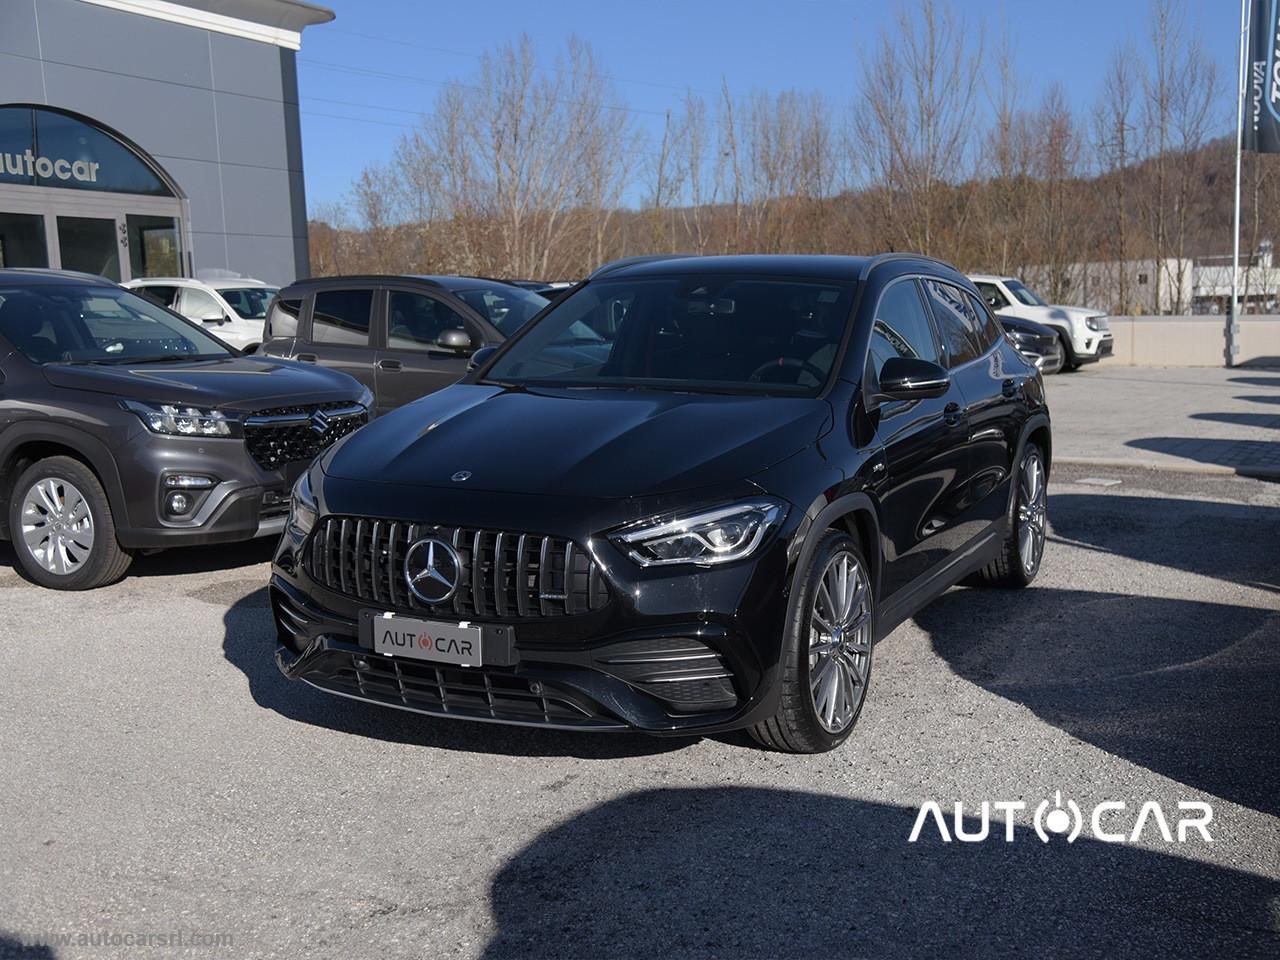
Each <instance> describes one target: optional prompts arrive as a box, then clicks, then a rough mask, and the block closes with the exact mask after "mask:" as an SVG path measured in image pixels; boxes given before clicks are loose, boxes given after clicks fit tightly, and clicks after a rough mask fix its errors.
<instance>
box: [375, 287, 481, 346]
mask: <svg viewBox="0 0 1280 960" xmlns="http://www.w3.org/2000/svg"><path fill="white" fill-rule="evenodd" d="M446 330H462V331H464V332H466V333H467V335H468V336H470V335H471V333H470V331H468V330H467V321H466V320H465V319H464V318H463V316H462V314H460V313H458V312H457V311H456V310H454V309H453V308H452V307H450V306H449V305H448V304H447V303H444V302H443V301H441V300H437V299H436V298H435V297H428V296H426V295H425V294H421V293H406V292H405V291H403V290H393V291H391V299H390V303H389V307H388V310H387V346H388V347H390V348H391V349H393V350H432V349H435V348H436V347H438V346H439V345H440V343H439V341H440V337H441V335H442V334H443V333H444V332H445V331H446Z"/></svg>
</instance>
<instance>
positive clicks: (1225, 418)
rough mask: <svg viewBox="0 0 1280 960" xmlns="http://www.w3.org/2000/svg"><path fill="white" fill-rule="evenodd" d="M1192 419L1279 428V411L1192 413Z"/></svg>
mask: <svg viewBox="0 0 1280 960" xmlns="http://www.w3.org/2000/svg"><path fill="white" fill-rule="evenodd" d="M1191 419H1192V420H1208V421H1211V422H1213V423H1234V424H1236V425H1237V426H1241V427H1261V428H1263V429H1268V428H1269V429H1272V430H1280V412H1277V413H1193V414H1192V415H1191Z"/></svg>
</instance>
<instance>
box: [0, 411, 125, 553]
mask: <svg viewBox="0 0 1280 960" xmlns="http://www.w3.org/2000/svg"><path fill="white" fill-rule="evenodd" d="M49 457H70V458H71V459H73V460H77V461H79V462H80V463H83V464H84V465H85V466H86V467H87V468H88V469H89V470H90V471H92V473H93V475H94V476H95V477H97V478H98V482H99V483H100V484H102V489H103V490H104V491H105V492H106V494H107V502H108V503H109V504H110V505H111V512H112V514H114V516H115V517H116V521H117V523H119V522H121V521H123V520H126V519H127V515H126V513H125V500H124V489H123V487H122V486H121V483H120V475H119V473H118V472H117V470H116V466H115V461H114V460H113V459H112V457H111V453H110V451H109V450H108V449H107V447H106V445H105V444H103V443H102V442H101V441H99V440H96V439H95V438H93V437H91V436H89V435H88V434H86V433H83V432H81V431H79V430H76V429H74V428H72V427H63V426H60V425H57V424H32V425H29V426H28V425H25V424H23V425H18V426H15V427H13V428H12V429H11V430H8V431H6V432H5V433H4V435H3V437H0V506H2V507H3V509H0V537H3V538H5V539H8V538H9V537H10V536H11V531H10V530H9V502H10V500H11V499H12V496H13V486H14V484H15V483H16V482H17V480H18V475H19V474H20V473H21V472H22V471H23V470H25V469H26V468H27V466H29V465H30V464H32V463H35V462H37V461H39V460H44V459H47V458H49Z"/></svg>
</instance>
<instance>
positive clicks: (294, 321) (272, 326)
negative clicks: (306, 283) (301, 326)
mask: <svg viewBox="0 0 1280 960" xmlns="http://www.w3.org/2000/svg"><path fill="white" fill-rule="evenodd" d="M300 313H302V300H301V299H298V300H292V299H290V300H284V299H282V298H279V297H277V298H276V302H275V303H273V304H272V305H271V312H270V313H269V314H268V315H267V327H266V332H265V333H264V334H263V335H262V336H263V339H264V340H270V339H271V338H272V337H296V336H297V335H298V314H300Z"/></svg>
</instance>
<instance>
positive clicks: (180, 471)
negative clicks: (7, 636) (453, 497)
mask: <svg viewBox="0 0 1280 960" xmlns="http://www.w3.org/2000/svg"><path fill="white" fill-rule="evenodd" d="M371 403H372V397H371V395H370V393H369V391H367V390H366V389H364V388H363V387H361V386H360V384H358V383H356V382H355V381H354V380H352V379H351V378H350V377H347V376H344V375H343V374H341V373H337V372H335V371H332V370H317V369H314V368H309V367H306V366H303V365H302V364H297V363H290V362H287V361H280V360H272V359H269V358H260V357H246V356H241V355H240V354H239V353H238V352H237V351H235V350H234V349H233V348H231V347H228V346H227V345H226V344H224V343H223V342H222V341H220V340H218V339H216V338H215V337H213V336H210V335H209V334H207V333H205V332H204V331H203V330H201V329H200V328H199V327H197V326H196V325H194V324H192V323H190V322H188V321H186V320H184V319H182V318H181V317H179V316H177V315H176V314H174V313H171V312H170V311H168V310H165V309H164V308H162V307H159V306H157V305H155V304H153V303H151V302H150V301H148V300H145V299H143V298H142V297H139V296H137V295H136V294H133V293H130V292H129V291H127V290H124V289H122V288H120V287H118V286H115V285H114V284H111V283H109V282H107V281H106V280H101V279H91V278H86V277H84V276H83V275H71V274H63V273H51V272H39V273H37V272H31V271H23V270H2V269H0V507H2V508H3V509H0V539H8V540H11V541H12V542H13V548H14V553H15V555H16V557H17V562H18V565H19V566H20V567H21V569H22V570H23V572H25V573H26V574H27V576H28V577H30V578H31V579H32V580H34V581H35V582H37V583H40V584H43V585H44V586H48V587H55V588H59V589H66V590H80V589H86V588H90V587H96V586H100V585H102V584H105V583H109V582H111V581H113V580H115V579H118V578H119V577H120V576H122V575H123V574H124V572H125V570H126V568H127V567H128V566H129V562H130V559H131V557H132V555H133V553H134V552H135V551H138V550H145V549H155V548H161V547H169V546H180V545H187V544H205V543H224V542H228V541H233V540H247V539H250V538H252V537H257V536H267V535H272V534H278V533H279V532H280V530H281V529H282V528H283V526H284V523H285V519H286V516H287V513H288V499H289V489H290V487H291V486H292V484H293V482H294V480H296V479H297V477H298V476H299V474H300V473H301V472H302V471H303V469H304V468H305V467H306V466H307V465H309V464H310V462H311V460H312V459H313V458H314V457H315V456H316V455H317V454H318V453H320V452H321V451H323V450H324V449H326V448H327V447H328V446H329V444H331V443H332V442H333V441H335V440H337V439H338V438H340V437H342V436H345V435H346V434H348V433H350V432H351V431H353V430H355V429H356V428H357V427H359V426H361V425H362V424H364V423H365V422H367V420H368V415H369V407H370V405H371Z"/></svg>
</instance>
